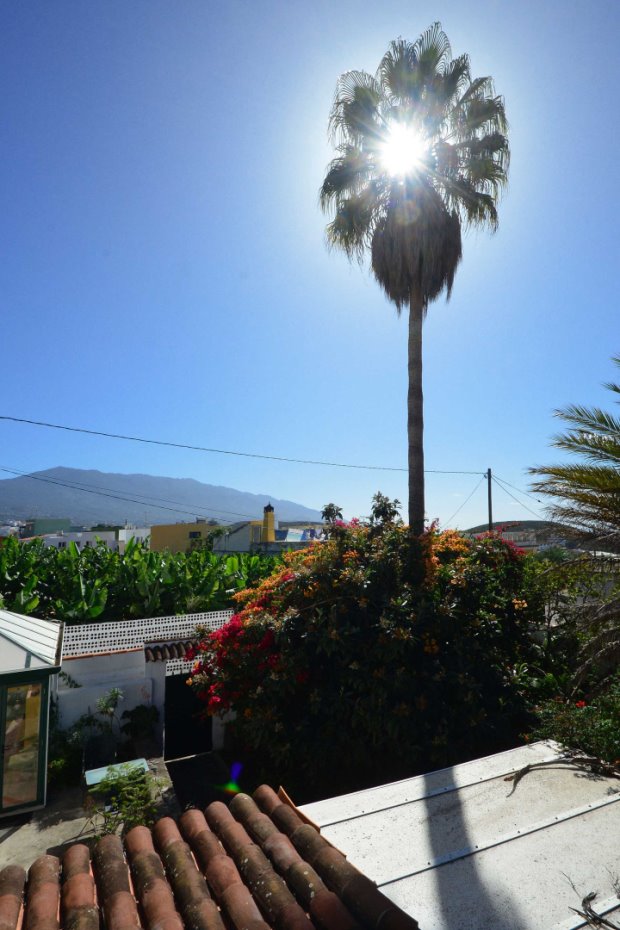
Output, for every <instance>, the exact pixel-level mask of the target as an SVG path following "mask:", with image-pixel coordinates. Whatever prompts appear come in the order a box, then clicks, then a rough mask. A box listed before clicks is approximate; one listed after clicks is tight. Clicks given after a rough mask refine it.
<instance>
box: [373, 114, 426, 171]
mask: <svg viewBox="0 0 620 930" xmlns="http://www.w3.org/2000/svg"><path fill="white" fill-rule="evenodd" d="M427 151H428V144H427V142H426V140H425V139H424V137H423V136H422V135H421V133H420V132H419V131H418V130H417V129H415V127H413V126H408V125H406V124H403V123H393V124H392V126H390V129H389V131H388V134H387V137H386V139H385V141H384V142H383V144H382V145H381V152H380V158H381V163H382V165H383V167H384V169H385V170H386V171H387V173H388V174H391V175H393V176H394V177H397V176H403V175H406V174H411V172H412V171H415V170H416V169H418V168H419V167H420V166H421V165H422V163H423V161H424V158H425V156H426V153H427Z"/></svg>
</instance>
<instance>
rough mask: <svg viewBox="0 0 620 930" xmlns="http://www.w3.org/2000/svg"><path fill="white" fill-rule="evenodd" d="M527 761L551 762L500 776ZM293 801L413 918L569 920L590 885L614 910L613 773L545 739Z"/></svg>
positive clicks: (513, 927)
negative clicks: (575, 760)
mask: <svg viewBox="0 0 620 930" xmlns="http://www.w3.org/2000/svg"><path fill="white" fill-rule="evenodd" d="M563 760H564V761H563ZM538 762H550V763H552V764H551V765H548V766H545V767H541V768H534V769H532V770H531V771H529V772H528V773H527V774H525V775H524V776H523V777H522V778H521V779H520V780H519V781H518V783H517V784H516V786H515V785H514V784H513V782H512V781H506V777H507V776H509V775H510V774H511V773H514V772H515V771H518V770H520V769H522V768H523V767H524V766H526V765H531V764H532V763H538ZM301 809H302V810H303V812H304V813H305V814H307V816H308V817H310V818H311V819H312V820H313V821H314V822H315V823H316V824H317V825H318V826H319V827H320V829H321V833H322V834H323V835H324V836H325V837H326V839H328V840H329V841H330V842H331V843H333V844H334V846H336V847H337V848H338V849H339V850H341V852H343V853H344V854H345V855H346V856H347V858H348V859H349V860H350V861H351V862H352V863H353V864H354V865H356V866H357V867H358V868H359V869H360V870H361V871H362V872H364V873H365V874H366V875H368V876H369V878H372V879H373V880H374V881H376V882H377V884H378V885H379V887H380V888H381V890H382V891H383V892H384V894H386V895H387V896H388V897H389V898H391V899H392V900H393V901H394V902H395V903H396V904H398V905H399V907H401V908H402V909H403V910H404V911H406V912H407V913H408V914H410V915H411V916H412V917H414V918H415V919H416V920H417V921H418V922H419V924H420V927H421V928H422V930H489V928H493V930H543V928H546V930H577V928H580V927H586V926H587V923H586V921H584V920H583V919H582V918H580V917H579V916H578V915H577V914H575V913H574V912H573V911H572V910H571V908H577V909H581V900H582V898H583V897H585V896H586V895H588V894H589V893H590V892H597V897H596V899H595V900H594V901H593V902H592V905H593V907H594V908H595V910H597V911H598V912H599V913H605V915H606V917H607V918H608V919H611V920H614V919H615V920H616V921H618V918H620V900H619V898H618V896H617V894H618V891H620V889H619V888H618V887H617V881H618V879H617V876H618V873H619V872H620V852H619V850H620V843H619V837H620V780H618V779H615V778H611V777H610V778H607V777H602V776H597V775H593V774H591V773H589V772H587V771H585V770H584V769H583V768H578V767H577V766H575V765H573V764H572V763H570V762H569V761H567V760H566V757H563V755H562V752H561V750H560V748H559V747H558V746H557V744H555V743H552V742H540V743H534V744H532V745H530V746H524V747H521V748H519V749H513V750H510V751H509V752H504V753H499V754H497V755H494V756H489V757H487V758H485V759H477V760H475V761H473V762H467V763H465V764H463V765H457V766H454V767H452V768H448V769H443V770H441V771H439V772H432V773H430V774H428V775H421V776H418V777H416V778H410V779H406V780H404V781H399V782H394V783H392V784H389V785H382V786H380V787H377V788H371V789H368V790H365V791H359V792H356V793H354V794H349V795H343V796H341V797H336V798H329V799H327V800H325V801H317V802H316V803H314V804H307V805H305V806H304V807H302V808H301ZM614 878H615V882H616V888H615V889H614ZM571 882H572V883H574V886H575V888H576V890H575V889H573V888H572V887H571ZM614 915H615V916H614Z"/></svg>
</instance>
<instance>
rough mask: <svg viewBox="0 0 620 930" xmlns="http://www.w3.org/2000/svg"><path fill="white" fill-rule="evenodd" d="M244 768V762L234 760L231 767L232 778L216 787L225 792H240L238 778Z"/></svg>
mask: <svg viewBox="0 0 620 930" xmlns="http://www.w3.org/2000/svg"><path fill="white" fill-rule="evenodd" d="M242 768H243V764H242V763H241V762H233V764H232V765H231V767H230V779H229V780H228V781H227V782H226V784H225V785H216V786H215V787H216V788H217V789H218V790H219V791H223V792H224V793H225V794H239V792H240V791H241V787H240V786H239V784H238V783H237V779H238V778H239V776H240V775H241V770H242Z"/></svg>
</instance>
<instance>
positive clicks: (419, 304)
mask: <svg viewBox="0 0 620 930" xmlns="http://www.w3.org/2000/svg"><path fill="white" fill-rule="evenodd" d="M423 318H424V302H423V300H422V298H421V297H420V295H419V294H417V293H412V295H411V298H410V301H409V343H408V372H409V390H408V393H407V440H408V444H409V457H408V465H409V530H410V532H411V534H412V535H413V536H419V535H420V534H421V533H423V532H424V397H423V393H422V321H423Z"/></svg>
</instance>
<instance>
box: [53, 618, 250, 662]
mask: <svg viewBox="0 0 620 930" xmlns="http://www.w3.org/2000/svg"><path fill="white" fill-rule="evenodd" d="M232 615H233V611H232V610H210V611H205V612H203V613H195V614H182V615H180V616H178V617H148V618H146V619H142V620H117V621H113V622H110V623H105V622H104V623H77V624H75V625H73V626H65V632H64V640H63V649H62V654H63V657H64V658H65V659H75V658H78V657H79V656H92V655H106V654H108V653H113V652H129V651H131V650H132V649H143V648H144V646H145V645H146V644H147V643H163V642H169V641H172V640H177V639H191V638H192V637H193V635H194V633H195V632H196V629H197V628H198V627H204V628H205V629H207V630H217V629H218V628H219V627H221V626H222V625H223V624H224V623H226V621H227V620H230V618H231V617H232Z"/></svg>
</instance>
